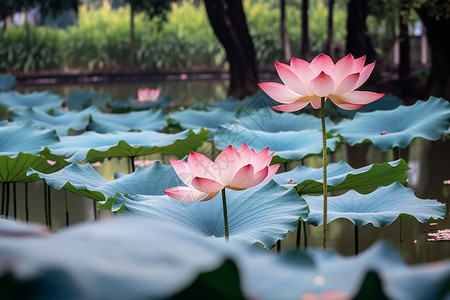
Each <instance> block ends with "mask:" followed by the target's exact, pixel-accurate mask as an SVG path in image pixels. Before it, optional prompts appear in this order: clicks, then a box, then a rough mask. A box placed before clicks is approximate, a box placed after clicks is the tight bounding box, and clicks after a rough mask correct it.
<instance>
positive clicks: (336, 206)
mask: <svg viewBox="0 0 450 300" xmlns="http://www.w3.org/2000/svg"><path fill="white" fill-rule="evenodd" d="M304 197H305V199H306V201H307V202H308V206H309V209H310V214H309V218H308V223H310V224H314V225H316V226H320V225H322V214H323V199H322V196H308V195H305V196H304ZM401 215H406V216H410V217H413V218H415V219H416V220H417V221H419V222H420V223H425V222H427V221H429V220H430V219H443V218H444V216H445V204H443V203H440V202H438V201H436V200H430V199H426V200H423V199H419V198H417V197H416V196H415V195H414V191H413V190H412V189H410V188H406V187H404V186H402V185H401V184H400V183H398V182H396V183H394V184H392V185H390V186H387V187H380V188H378V189H377V190H375V191H374V192H372V193H370V194H368V195H362V194H359V193H357V192H355V191H349V192H347V193H345V194H343V195H340V196H335V197H328V217H327V222H331V221H333V220H336V219H340V218H342V219H348V220H350V221H351V222H352V223H354V224H355V225H356V226H364V225H367V224H369V223H371V224H373V225H374V226H375V227H380V226H389V225H391V224H392V223H393V222H394V221H395V220H396V219H397V218H398V217H399V216H401Z"/></svg>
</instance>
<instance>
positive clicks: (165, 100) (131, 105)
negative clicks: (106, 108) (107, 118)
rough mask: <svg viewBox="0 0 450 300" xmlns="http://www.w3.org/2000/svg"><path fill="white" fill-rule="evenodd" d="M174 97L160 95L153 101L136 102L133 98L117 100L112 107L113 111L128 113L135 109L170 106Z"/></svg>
mask: <svg viewBox="0 0 450 300" xmlns="http://www.w3.org/2000/svg"><path fill="white" fill-rule="evenodd" d="M171 102H172V98H170V97H168V96H163V97H159V98H158V100H156V101H153V102H144V103H136V102H135V101H134V100H133V99H128V100H124V101H118V102H116V103H115V104H114V105H113V107H112V112H113V113H126V112H130V111H134V110H148V109H150V108H157V107H168V106H169V105H170V103H171Z"/></svg>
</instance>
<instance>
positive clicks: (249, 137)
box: [214, 125, 340, 162]
mask: <svg viewBox="0 0 450 300" xmlns="http://www.w3.org/2000/svg"><path fill="white" fill-rule="evenodd" d="M214 142H215V143H216V146H217V147H218V148H219V149H224V148H225V147H227V146H228V145H233V146H234V147H239V146H241V145H242V144H243V143H247V145H248V147H249V148H253V149H255V151H261V150H263V149H264V148H267V147H269V149H270V151H273V152H275V154H274V159H273V160H272V162H286V161H298V160H301V159H303V158H306V157H308V156H311V155H316V154H321V153H322V133H321V132H320V130H315V129H309V130H302V131H284V132H277V133H272V132H265V131H258V130H250V129H247V128H244V127H242V126H240V125H221V126H220V127H219V129H218V130H217V131H216V135H215V137H214ZM339 144H340V141H339V138H338V137H332V138H329V139H327V147H328V151H329V152H333V151H335V150H336V148H337V146H338V145H339Z"/></svg>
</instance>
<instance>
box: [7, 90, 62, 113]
mask: <svg viewBox="0 0 450 300" xmlns="http://www.w3.org/2000/svg"><path fill="white" fill-rule="evenodd" d="M63 102H64V100H63V99H62V98H61V97H60V96H58V95H55V94H52V93H51V92H49V91H45V92H34V93H31V94H20V93H17V92H8V93H0V106H3V107H8V108H13V109H17V110H23V109H28V108H30V107H32V108H34V109H38V110H42V111H48V110H50V109H53V108H57V107H60V106H61V105H62V104H63Z"/></svg>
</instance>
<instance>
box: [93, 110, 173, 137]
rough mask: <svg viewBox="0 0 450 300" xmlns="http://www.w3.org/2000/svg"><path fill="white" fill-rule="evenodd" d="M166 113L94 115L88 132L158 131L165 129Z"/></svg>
mask: <svg viewBox="0 0 450 300" xmlns="http://www.w3.org/2000/svg"><path fill="white" fill-rule="evenodd" d="M166 117H167V113H165V112H164V111H162V110H144V111H134V112H129V113H123V114H105V113H94V114H92V116H91V119H90V121H89V125H88V127H87V129H88V130H93V131H95V132H98V133H108V132H114V131H148V130H153V131H160V130H162V129H163V128H164V127H166V126H167V125H168V124H167V121H166Z"/></svg>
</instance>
